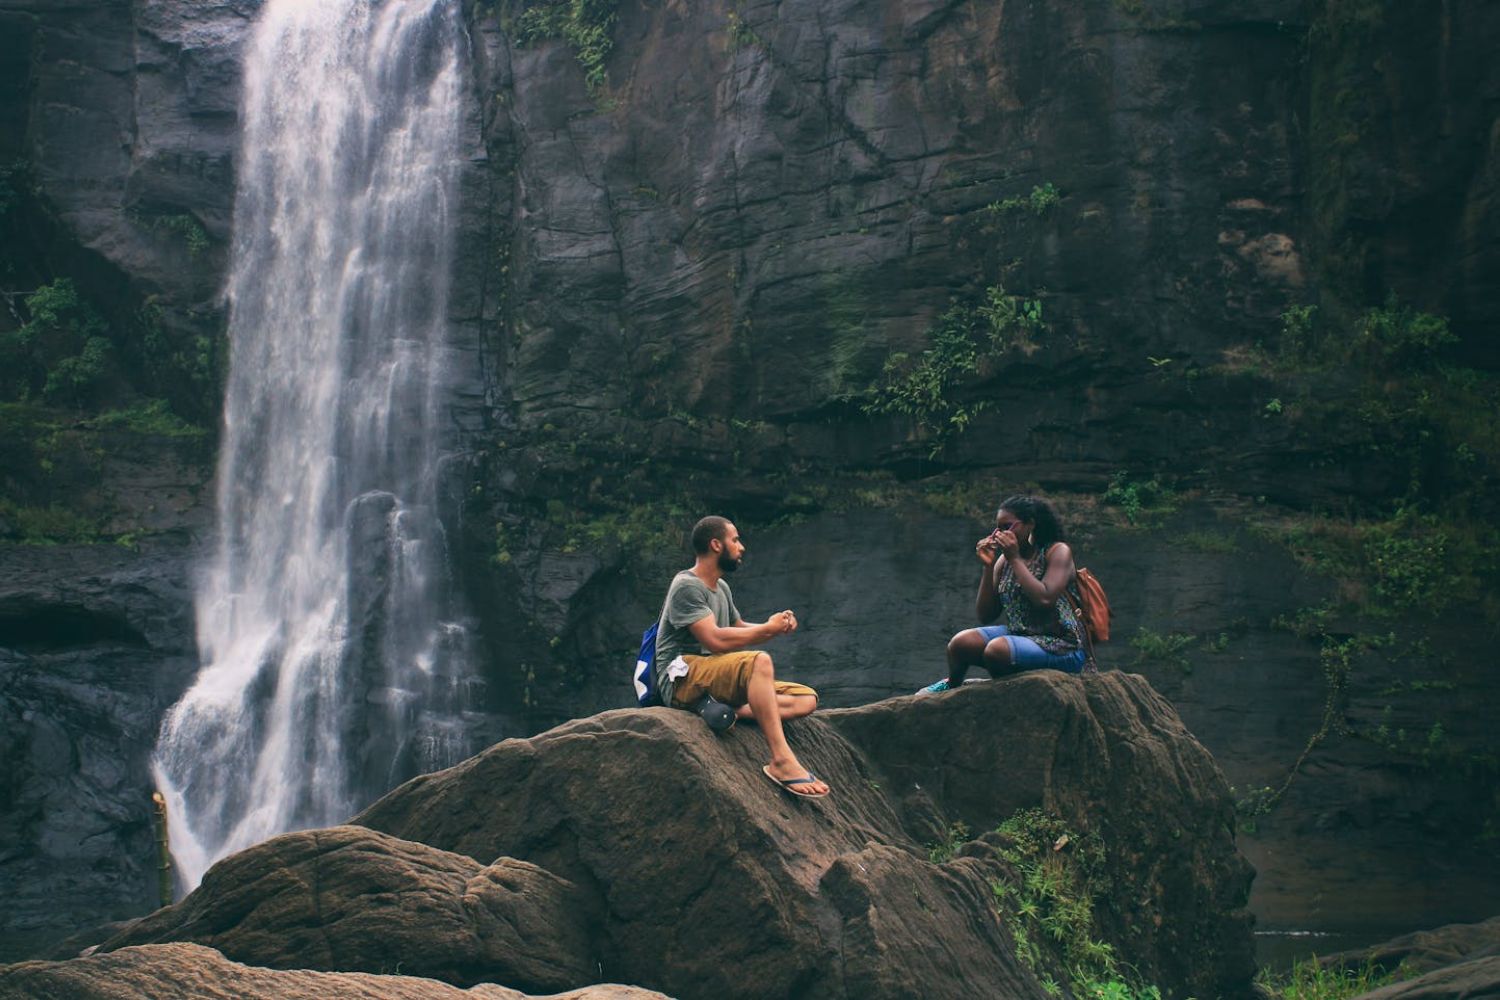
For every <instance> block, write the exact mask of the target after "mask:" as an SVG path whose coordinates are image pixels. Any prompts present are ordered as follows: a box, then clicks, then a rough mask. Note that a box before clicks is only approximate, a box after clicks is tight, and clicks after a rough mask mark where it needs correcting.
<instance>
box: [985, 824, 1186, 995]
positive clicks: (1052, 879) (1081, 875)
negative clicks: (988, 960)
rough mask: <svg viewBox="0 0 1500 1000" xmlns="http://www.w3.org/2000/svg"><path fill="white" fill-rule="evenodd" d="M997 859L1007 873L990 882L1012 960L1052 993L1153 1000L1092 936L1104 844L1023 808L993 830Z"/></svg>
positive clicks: (1103, 892) (1103, 885) (1104, 877)
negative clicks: (1010, 943) (1007, 934)
mask: <svg viewBox="0 0 1500 1000" xmlns="http://www.w3.org/2000/svg"><path fill="white" fill-rule="evenodd" d="M995 832H996V835H997V840H998V845H997V846H996V847H995V853H996V855H997V856H998V857H999V858H1000V859H1001V860H1002V861H1004V862H1005V863H1006V866H1007V868H1008V869H1009V870H1010V873H1011V874H1010V875H1009V876H1008V877H1007V878H1003V879H998V880H996V881H994V882H992V883H991V885H990V889H991V891H992V892H993V893H994V897H995V903H996V905H997V906H998V907H999V909H1000V911H1001V917H1002V920H1003V921H1004V922H1005V924H1006V925H1007V926H1009V927H1010V929H1011V935H1012V938H1013V940H1014V942H1015V946H1016V955H1017V956H1018V957H1019V958H1020V959H1021V960H1022V961H1023V962H1024V963H1026V965H1027V967H1029V968H1030V969H1031V970H1032V972H1034V973H1035V974H1036V975H1037V976H1038V977H1039V978H1040V979H1041V980H1042V984H1043V986H1044V987H1045V988H1046V989H1047V991H1048V992H1049V993H1051V994H1053V995H1055V996H1061V995H1063V994H1064V993H1065V992H1066V993H1069V994H1071V995H1072V996H1074V997H1079V998H1082V997H1088V998H1101V1000H1160V996H1161V994H1160V992H1159V991H1158V990H1157V989H1156V987H1154V986H1149V985H1146V984H1143V983H1139V982H1136V981H1135V978H1134V976H1133V975H1132V974H1131V970H1130V969H1129V967H1128V966H1126V965H1124V963H1122V962H1121V961H1120V960H1119V959H1118V958H1117V957H1116V956H1115V953H1114V949H1113V948H1112V947H1111V946H1110V945H1109V944H1108V943H1107V942H1105V941H1102V940H1100V939H1099V937H1098V931H1097V927H1096V926H1095V920H1094V903H1095V900H1100V899H1107V898H1108V896H1109V892H1110V889H1111V883H1110V879H1109V877H1108V874H1107V873H1106V871H1105V864H1104V862H1105V852H1104V843H1103V841H1101V840H1100V839H1099V837H1098V835H1096V834H1093V833H1090V834H1086V835H1080V834H1079V833H1077V832H1076V831H1073V830H1070V829H1068V828H1067V826H1066V825H1065V824H1064V823H1063V822H1062V820H1060V819H1058V818H1057V817H1055V816H1050V815H1048V814H1047V813H1044V812H1042V811H1041V810H1040V809H1026V810H1022V811H1021V812H1018V813H1016V814H1015V815H1013V816H1011V817H1010V818H1009V819H1007V820H1005V822H1003V823H1001V824H1000V826H999V827H998V828H997V830H996V831H995Z"/></svg>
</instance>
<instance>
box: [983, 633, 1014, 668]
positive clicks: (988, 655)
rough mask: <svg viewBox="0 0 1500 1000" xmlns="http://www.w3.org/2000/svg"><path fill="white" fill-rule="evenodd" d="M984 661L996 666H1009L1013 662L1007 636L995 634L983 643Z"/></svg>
mask: <svg viewBox="0 0 1500 1000" xmlns="http://www.w3.org/2000/svg"><path fill="white" fill-rule="evenodd" d="M984 661H985V662H986V663H993V664H996V665H997V666H1009V665H1010V664H1011V663H1013V662H1015V655H1014V654H1013V653H1012V651H1011V648H1010V638H1009V637H1008V636H1003V635H1002V636H997V637H995V638H994V639H991V640H990V641H989V642H987V643H985V645H984Z"/></svg>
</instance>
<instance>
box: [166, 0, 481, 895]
mask: <svg viewBox="0 0 1500 1000" xmlns="http://www.w3.org/2000/svg"><path fill="white" fill-rule="evenodd" d="M455 6H456V0H384V2H378V0H268V2H267V3H266V4H265V6H264V8H263V9H262V11H261V14H260V18H259V22H258V24H257V25H256V27H255V30H254V33H253V36H252V38H251V39H250V41H249V43H248V46H247V50H246V57H245V96H244V104H243V113H244V118H243V126H244V130H243V148H242V150H241V154H240V159H239V188H238V192H237V196H236V203H235V237H234V246H233V257H232V261H231V266H230V275H229V279H228V287H227V297H228V303H229V316H230V320H229V336H230V343H231V349H230V350H231V358H230V370H229V381H228V386H227V392H226V399H225V422H224V438H223V448H222V453H221V456H220V462H219V469H218V519H219V521H218V525H219V539H218V546H217V550H216V552H215V553H214V554H213V556H212V559H211V561H210V562H209V564H208V565H207V566H206V567H205V570H204V572H203V575H202V579H201V580H200V583H199V586H198V592H197V598H196V610H197V620H198V646H199V653H200V656H201V662H202V664H203V667H202V669H201V671H200V672H199V674H198V677H197V679H196V680H195V682H194V684H193V686H192V688H191V689H190V690H189V691H188V692H187V694H186V695H184V696H183V698H182V700H181V701H179V702H178V703H177V704H176V705H175V706H174V707H173V708H172V710H171V711H170V712H169V713H168V715H167V717H166V719H165V721H164V722H163V724H162V731H161V735H160V739H159V741H158V744H157V748H156V753H155V757H154V761H153V766H154V770H155V773H156V777H157V780H158V782H159V783H160V785H161V787H162V789H163V790H164V791H165V792H166V793H167V794H168V797H169V801H170V803H171V807H172V808H171V815H172V828H171V836H172V845H173V854H174V856H175V859H176V861H177V864H178V868H179V871H180V874H181V881H182V883H184V885H185V887H187V888H191V887H193V886H195V885H196V884H197V883H198V881H199V879H201V877H202V875H203V872H204V871H205V870H206V869H207V867H208V866H209V865H210V864H212V863H213V862H214V861H215V860H216V859H218V858H220V857H222V856H224V855H225V854H228V853H230V852H231V851H235V850H238V849H240V848H243V847H245V846H248V845H250V844H253V843H257V842H259V841H261V840H264V839H265V838H267V837H269V836H273V835H275V834H278V833H282V832H285V831H287V830H294V829H302V828H306V827H310V826H321V825H327V824H330V823H337V822H341V821H343V820H345V819H347V818H348V816H349V815H350V814H351V813H352V812H354V811H355V810H357V809H358V808H360V807H361V806H362V805H363V804H365V803H366V802H368V801H369V799H370V798H372V797H373V796H374V795H377V794H379V793H380V792H383V791H384V790H386V789H388V788H390V787H391V786H392V785H393V784H395V783H396V782H398V781H400V780H403V779H405V778H407V777H410V776H411V775H413V774H416V773H420V772H422V771H426V770H431V769H433V768H436V767H441V766H446V765H447V764H450V763H453V762H454V761H455V760H457V759H460V758H461V757H462V756H463V754H464V753H465V752H466V750H467V747H466V746H465V741H464V739H463V727H462V725H461V723H460V717H461V716H460V712H461V711H462V709H463V707H464V706H463V703H462V702H463V694H464V691H465V690H466V687H467V681H466V667H465V664H466V659H467V658H466V656H465V645H466V639H465V635H464V631H463V629H462V628H461V627H460V626H459V625H457V624H455V623H454V622H452V621H451V620H447V619H449V618H451V616H452V614H453V612H452V610H451V609H450V608H448V607H447V604H448V598H447V594H446V590H447V580H446V578H445V576H444V566H445V563H446V559H445V554H444V551H443V549H444V540H443V535H442V529H441V527H440V525H439V522H438V519H437V516H436V513H435V506H436V488H435V479H436V475H437V468H436V460H437V457H438V456H439V455H440V453H441V449H442V446H443V441H442V440H441V437H440V434H439V413H440V408H441V405H442V402H443V398H444V395H445V373H446V372H447V370H448V369H449V367H450V366H449V365H448V364H447V363H446V361H445V354H444V352H445V338H444V316H445V310H446V307H447V290H448V289H447V283H448V273H449V267H448V264H449V257H450V251H449V246H448V243H449V233H450V232H451V227H450V224H449V223H450V220H449V213H450V211H451V209H452V205H453V201H454V198H455V177H456V166H457V147H458V137H457V127H458V108H459V79H460V77H459V65H458V59H459V52H460V46H459V44H458V43H459V40H460V37H461V28H460V26H459V23H458V19H457V11H456V10H455V9H454V8H455Z"/></svg>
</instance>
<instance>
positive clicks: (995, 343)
mask: <svg viewBox="0 0 1500 1000" xmlns="http://www.w3.org/2000/svg"><path fill="white" fill-rule="evenodd" d="M1045 328H1046V324H1045V323H1044V321H1043V319H1042V304H1041V302H1040V301H1037V300H1034V299H1025V298H1022V297H1021V296H1017V295H1010V294H1008V293H1007V292H1006V291H1005V289H1004V288H1002V287H1000V286H999V285H992V286H991V287H989V288H987V289H985V291H984V295H983V298H982V299H981V300H980V302H979V303H978V304H977V305H966V304H954V305H952V306H950V307H949V308H948V310H947V311H946V312H944V313H943V314H942V315H941V316H940V317H938V321H937V323H936V324H934V325H933V327H932V328H931V329H929V330H928V332H927V342H928V347H927V348H926V350H924V351H923V352H922V354H921V356H920V357H917V358H912V357H911V356H910V355H908V354H906V353H904V352H898V353H895V354H892V355H891V356H890V358H888V359H887V360H886V364H885V369H884V371H883V373H882V379H881V381H880V383H878V384H877V385H875V386H872V387H870V388H869V389H868V390H866V397H867V398H866V402H865V403H864V404H863V409H864V412H865V413H867V414H871V415H884V414H892V413H896V414H901V415H903V416H908V417H911V418H912V420H913V422H914V423H915V424H916V425H917V427H918V428H919V429H920V430H921V431H922V432H923V433H925V434H928V435H929V436H931V437H932V439H933V441H934V444H933V448H932V454H934V455H936V454H937V453H938V452H939V451H941V450H942V448H943V446H944V445H945V444H946V443H947V441H948V439H949V438H950V437H952V436H953V435H954V434H958V433H961V432H962V431H963V430H964V429H965V428H966V427H967V426H968V425H969V423H970V422H971V421H972V420H973V419H974V418H975V417H976V416H978V415H979V414H981V413H983V412H984V411H985V410H987V409H988V408H989V406H990V401H989V400H987V399H982V400H976V401H974V402H968V403H960V402H958V401H957V400H956V399H955V396H956V395H957V394H958V392H959V391H960V390H961V388H962V387H963V386H964V384H965V383H967V382H971V381H972V380H973V379H974V378H975V377H976V376H978V375H981V374H982V373H983V372H984V370H985V368H986V367H987V365H989V364H991V363H993V362H994V361H995V360H996V359H998V358H999V357H1000V356H1002V355H1003V354H1005V353H1006V352H1007V351H1010V350H1019V351H1022V352H1023V353H1026V354H1031V353H1033V352H1034V351H1036V350H1037V344H1036V342H1035V340H1034V337H1035V336H1036V335H1038V334H1040V333H1041V332H1042V331H1043V330H1044V329H1045Z"/></svg>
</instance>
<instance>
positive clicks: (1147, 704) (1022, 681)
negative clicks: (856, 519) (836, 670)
mask: <svg viewBox="0 0 1500 1000" xmlns="http://www.w3.org/2000/svg"><path fill="white" fill-rule="evenodd" d="M788 732H789V737H790V739H791V741H792V744H793V747H794V749H795V750H796V752H797V754H798V756H799V757H800V758H801V759H802V760H803V762H804V763H805V764H807V765H808V766H809V767H810V768H811V769H812V770H813V771H814V772H815V773H817V774H818V775H819V776H820V777H822V778H823V779H825V780H826V781H827V782H828V783H829V784H830V785H832V786H833V788H834V793H833V796H832V797H831V798H829V799H827V800H823V801H801V800H793V799H791V798H790V797H789V796H788V795H786V794H785V793H783V792H782V791H780V790H779V789H777V788H776V787H774V786H773V785H772V784H771V783H770V782H768V781H767V780H766V779H765V778H764V777H763V776H762V775H761V774H760V773H759V770H760V767H761V765H762V764H763V763H764V761H765V759H766V748H765V744H764V742H763V741H762V739H761V738H760V736H759V734H758V733H757V732H756V731H755V730H754V728H753V727H752V726H740V727H737V728H736V729H735V730H733V731H731V732H730V733H729V734H728V735H727V736H726V737H725V738H722V739H715V738H713V737H712V736H711V735H710V734H709V733H708V731H707V730H706V729H705V728H704V727H703V725H702V723H701V722H700V721H699V720H698V719H697V718H696V717H695V716H692V715H690V714H688V713H683V712H676V711H671V710H667V709H653V710H647V711H644V712H642V711H634V710H630V711H616V712H607V713H604V714H602V715H599V716H595V717H592V718H589V719H583V720H579V721H576V722H573V723H569V724H567V725H564V726H561V727H558V728H557V729H554V730H551V731H549V732H547V733H543V734H541V735H539V736H536V737H534V738H532V739H528V740H507V741H505V742H504V743H500V744H497V745H496V746H494V747H491V748H490V749H489V750H487V751H485V752H484V753H482V754H480V755H478V756H476V757H474V758H472V759H470V760H468V761H466V762H465V763H463V764H460V765H459V766H457V767H454V768H451V769H449V770H447V771H443V772H439V773H436V774H431V775H426V776H423V777H420V778H416V779H414V780H412V781H410V782H408V783H407V784H405V785H403V786H402V787H401V788H398V789H397V790H395V791H394V792H392V793H390V794H389V795H387V796H386V797H385V798H383V799H382V800H380V801H379V802H377V803H376V804H375V805H373V806H371V807H370V808H369V809H368V810H366V811H365V812H364V813H362V814H361V815H360V816H358V817H356V820H355V821H356V822H358V823H361V824H364V825H366V826H370V827H373V828H375V829H379V830H384V831H386V832H388V833H390V834H392V835H394V836H399V837H402V838H405V839H407V840H415V841H420V842H422V843H426V844H430V845H432V846H435V847H439V848H441V849H443V850H449V851H454V852H457V853H461V854H466V855H468V856H470V857H472V858H474V859H475V860H476V861H481V862H489V861H491V860H493V859H495V858H497V857H515V858H523V859H526V860H528V861H530V862H532V863H534V864H537V865H539V866H541V867H543V868H545V869H547V870H549V871H551V872H553V873H555V874H557V875H559V876H561V877H562V878H565V879H567V880H568V881H570V882H572V883H573V884H575V885H577V886H580V887H581V888H583V889H584V890H585V891H586V892H590V893H592V894H594V895H595V897H596V898H597V905H598V908H599V911H600V912H602V913H604V914H605V917H604V918H603V921H602V924H601V926H600V927H599V940H598V942H597V949H598V955H599V958H598V960H599V962H600V966H601V968H602V970H603V973H604V975H606V976H607V977H609V978H612V979H617V980H622V981H628V982H637V983H641V984H645V985H649V986H652V987H653V988H657V989H661V990H663V991H665V992H668V993H671V994H672V995H675V996H682V997H694V996H715V997H738V996H745V997H751V996H756V997H758V996H768V995H777V996H783V995H784V996H802V997H851V996H861V997H872V996H889V997H896V996H912V995H923V996H928V997H944V996H952V997H959V996H965V997H967V996H979V995H1005V996H1010V997H1031V996H1034V997H1041V996H1043V995H1044V994H1043V988H1042V985H1041V983H1040V982H1039V980H1038V979H1037V977H1036V976H1035V975H1033V974H1032V972H1031V970H1029V969H1028V968H1027V967H1026V965H1025V964H1023V963H1022V962H1021V961H1020V960H1018V959H1017V958H1016V956H1015V953H1014V951H1013V949H1012V946H1011V942H1012V940H1013V931H1012V928H1010V927H1006V926H1003V922H1002V919H1001V917H1000V915H999V913H998V912H997V907H996V903H995V898H994V895H993V889H994V887H995V884H996V882H997V881H998V880H1000V879H1002V878H1003V877H1004V875H1005V870H1004V863H1003V862H1002V861H1000V860H999V859H998V858H997V857H996V856H995V855H994V852H992V851H988V850H987V849H986V847H985V845H984V843H980V844H979V845H970V847H969V848H966V849H965V850H964V851H962V852H961V853H962V854H963V855H964V856H962V857H958V858H956V859H954V860H951V861H948V862H946V863H942V864H938V863H934V862H933V861H931V860H928V854H929V852H928V848H927V847H926V846H924V844H930V843H932V842H935V841H940V840H942V839H943V838H944V836H945V835H946V836H949V837H951V836H952V831H954V830H957V829H961V828H960V827H959V826H957V824H959V823H962V824H965V825H967V827H968V828H969V829H971V830H974V831H976V832H983V831H986V830H987V829H990V828H993V827H994V826H996V825H997V824H998V823H999V822H1000V821H1001V820H1003V819H1005V818H1006V817H1007V816H1008V815H1010V814H1012V813H1014V812H1018V811H1020V810H1023V809H1032V808H1040V809H1043V810H1045V811H1047V812H1048V813H1051V814H1053V815H1055V816H1057V817H1059V818H1060V820H1061V821H1063V822H1065V823H1066V824H1068V826H1069V827H1070V828H1072V829H1073V830H1075V831H1077V832H1079V833H1080V834H1085V835H1089V836H1093V837H1096V838H1097V839H1098V842H1099V843H1102V845H1103V854H1104V859H1105V860H1104V865H1105V869H1106V871H1105V877H1107V879H1108V880H1109V884H1110V885H1112V886H1113V889H1112V890H1111V892H1110V899H1109V900H1108V905H1107V906H1105V907H1101V908H1100V916H1099V919H1098V921H1097V924H1096V930H1097V932H1098V933H1099V934H1101V935H1103V937H1104V938H1105V939H1106V940H1107V941H1108V942H1109V943H1110V944H1112V945H1113V946H1114V947H1115V949H1116V952H1117V953H1118V954H1121V955H1122V956H1124V957H1126V958H1128V960H1129V961H1130V962H1131V963H1132V964H1133V965H1134V966H1135V967H1136V968H1137V969H1138V970H1139V972H1140V974H1141V975H1142V976H1143V977H1144V978H1146V979H1149V980H1152V981H1155V982H1156V983H1158V984H1159V985H1161V986H1162V988H1163V989H1164V991H1165V992H1166V993H1167V994H1168V995H1188V994H1196V995H1200V996H1203V995H1216V996H1234V995H1239V994H1242V993H1244V992H1246V991H1247V990H1248V986H1249V980H1250V977H1251V974H1252V972H1253V964H1252V960H1251V938H1250V932H1249V925H1250V922H1249V918H1248V916H1247V915H1246V913H1245V912H1244V909H1243V907H1244V903H1245V899H1246V896H1247V893H1248V888H1249V876H1250V872H1249V869H1248V866H1247V865H1246V864H1245V863H1244V862H1243V860H1242V859H1240V858H1239V856H1238V855H1237V853H1236V852H1235V848H1234V840H1233V822H1232V820H1233V812H1232V805H1231V802H1230V797H1229V792H1228V788H1227V786H1226V785H1225V782H1224V780H1223V777H1222V775H1221V774H1220V773H1219V771H1218V768H1217V767H1216V766H1215V765H1214V763H1213V761H1212V759H1211V758H1210V757H1209V755H1208V753H1207V752H1206V751H1205V750H1204V749H1203V748H1202V746H1201V745H1199V744H1198V742H1197V741H1196V740H1195V739H1193V737H1192V736H1191V734H1189V733H1188V732H1187V731H1186V730H1185V729H1184V728H1183V726H1182V724H1181V722H1180V721H1179V720H1178V719H1177V717H1176V715H1175V713H1173V712H1172V710H1171V708H1170V706H1169V705H1168V704H1167V703H1166V702H1165V701H1164V700H1163V699H1161V698H1160V697H1158V696H1157V695H1156V694H1155V693H1154V692H1153V691H1152V690H1151V689H1150V686H1149V685H1148V684H1147V683H1146V682H1145V681H1144V679H1142V678H1140V677H1137V676H1134V675H1127V674H1106V675H1098V676H1092V677H1087V678H1083V677H1069V676H1064V675H1061V674H1050V673H1035V674H1030V675H1023V676H1020V677H1016V678H1013V679H1010V680H1006V681H1002V682H997V683H994V684H988V685H975V686H973V687H971V688H968V689H965V690H962V691H958V692H954V693H952V694H950V695H944V696H939V697H935V698H927V699H917V698H903V699H895V700H892V701H889V702H884V703H881V704H877V705H873V706H868V707H866V708H859V709H848V710H843V711H840V712H833V713H827V717H826V718H823V717H818V716H814V717H813V718H810V719H808V720H804V721H799V722H797V723H793V724H791V725H790V726H789V727H788ZM1106 909H1108V910H1110V912H1109V913H1108V914H1106V913H1104V912H1103V911H1104V910H1106Z"/></svg>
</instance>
